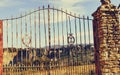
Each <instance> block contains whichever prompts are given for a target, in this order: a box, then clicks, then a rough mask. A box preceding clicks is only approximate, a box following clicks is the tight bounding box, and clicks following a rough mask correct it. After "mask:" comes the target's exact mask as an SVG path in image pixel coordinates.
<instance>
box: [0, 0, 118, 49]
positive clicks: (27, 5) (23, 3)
mask: <svg viewBox="0 0 120 75" xmlns="http://www.w3.org/2000/svg"><path fill="white" fill-rule="evenodd" d="M111 2H112V4H114V5H116V6H118V5H119V3H120V0H111ZM43 5H44V6H45V7H47V6H48V5H50V7H54V8H58V9H61V8H62V9H63V10H67V11H68V12H72V13H76V14H78V15H79V14H80V15H85V16H90V18H92V16H91V14H92V13H93V12H95V10H96V9H97V8H98V7H99V6H100V5H101V3H100V0H0V19H6V18H11V16H13V17H16V16H19V15H20V14H25V13H26V12H29V11H34V10H36V9H38V8H39V7H40V8H42V7H43ZM33 17H34V16H33ZM64 17H65V16H64ZM42 19H43V18H42ZM41 22H42V21H41ZM90 22H91V23H90V25H91V28H90V35H91V39H90V40H92V41H91V43H93V32H92V21H90ZM42 23H43V22H42ZM56 23H57V20H56ZM33 24H34V23H33ZM71 24H74V21H73V20H72V22H71ZM10 26H11V25H10V24H9V28H8V29H9V30H10V31H11V27H10ZM5 27H6V25H4V28H5ZM19 27H20V26H19ZM19 27H18V31H20V29H19ZM86 27H87V26H86ZM72 28H73V26H72ZM82 28H83V27H82ZM13 29H14V33H13V36H14V38H13V39H14V41H15V43H14V44H15V45H16V44H17V43H16V40H17V39H15V38H16V33H15V32H16V26H14V27H13ZM9 30H8V35H9V36H11V32H9ZM32 30H33V33H34V25H33V29H32ZM24 31H25V26H24V28H23V32H24ZM36 31H38V29H36ZM82 31H83V32H82V35H83V38H84V30H82ZM3 32H6V29H3ZM43 32H44V30H43V31H41V33H43ZM72 32H75V29H74V28H73V29H72ZM18 33H20V32H18ZM85 33H86V36H87V37H86V39H88V36H89V35H88V33H89V32H88V31H87V30H86V32H85ZM51 34H52V35H53V33H51ZM61 34H62V33H61ZM25 35H26V34H24V35H23V36H24V37H25ZM42 35H43V37H42V38H45V37H44V35H45V34H42ZM55 35H56V39H55V40H56V41H57V42H58V40H57V39H58V36H57V35H58V34H57V29H56V32H55ZM77 35H78V36H80V33H79V32H77ZM37 36H38V35H37ZM74 36H75V34H74ZM3 37H4V39H3V40H4V43H3V44H4V47H6V46H7V45H6V43H7V41H6V40H7V38H6V33H4V34H3ZM64 37H67V36H66V35H65V36H64ZM22 38H23V37H22ZM34 38H35V37H34V35H33V39H32V42H33V43H32V44H33V45H35V42H34V41H35V40H34ZM18 39H20V40H21V35H18ZM47 39H48V38H47ZM60 39H61V40H60V41H61V43H62V35H60ZM8 40H9V42H8V44H9V45H10V46H11V38H9V39H8ZM36 40H37V42H38V41H39V39H36ZM44 40H45V39H44ZM44 40H41V42H42V44H44V45H43V46H45V41H44ZM82 40H84V39H82ZM51 41H52V42H53V41H54V39H53V38H52V39H51ZM78 41H80V40H78ZM65 42H67V39H65ZM38 43H39V42H38ZM83 43H84V41H83ZM87 43H88V42H87ZM56 44H58V43H56ZM18 45H19V47H20V42H18ZM37 45H39V44H37ZM16 46H17V45H16Z"/></svg>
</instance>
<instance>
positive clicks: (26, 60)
mask: <svg viewBox="0 0 120 75" xmlns="http://www.w3.org/2000/svg"><path fill="white" fill-rule="evenodd" d="M24 19H25V37H26V36H28V34H27V21H26V13H25V18H24ZM25 40H26V39H25ZM25 52H26V54H25V55H26V57H25V58H26V59H25V62H26V63H25V67H27V46H26V47H25Z"/></svg>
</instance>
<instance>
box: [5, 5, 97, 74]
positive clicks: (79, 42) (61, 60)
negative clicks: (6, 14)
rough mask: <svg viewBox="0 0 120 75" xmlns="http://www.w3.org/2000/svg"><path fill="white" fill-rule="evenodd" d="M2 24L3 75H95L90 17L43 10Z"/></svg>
mask: <svg viewBox="0 0 120 75" xmlns="http://www.w3.org/2000/svg"><path fill="white" fill-rule="evenodd" d="M3 23H4V24H3V48H4V50H3V53H4V55H3V75H94V74H95V65H94V63H95V61H94V46H93V44H94V43H93V29H92V19H90V18H89V17H85V16H80V15H76V14H72V13H68V12H67V10H66V11H64V10H63V9H56V8H54V7H53V8H52V7H49V6H48V7H47V8H45V7H44V6H43V7H42V8H38V9H37V10H34V11H32V12H31V11H30V12H29V13H25V14H21V15H20V16H19V17H15V18H14V17H11V18H10V19H4V20H3Z"/></svg>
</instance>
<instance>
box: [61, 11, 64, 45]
mask: <svg viewBox="0 0 120 75" xmlns="http://www.w3.org/2000/svg"><path fill="white" fill-rule="evenodd" d="M61 11H62V12H61V19H62V39H63V46H64V27H63V10H62V9H61Z"/></svg>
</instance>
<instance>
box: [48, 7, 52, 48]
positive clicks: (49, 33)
mask: <svg viewBox="0 0 120 75" xmlns="http://www.w3.org/2000/svg"><path fill="white" fill-rule="evenodd" d="M48 35H49V50H50V48H51V29H50V6H49V5H48Z"/></svg>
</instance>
